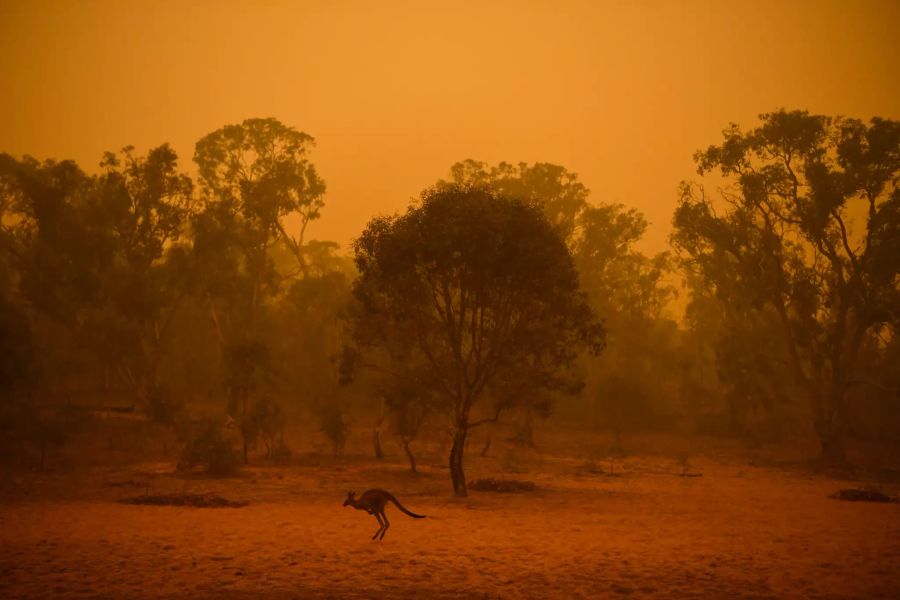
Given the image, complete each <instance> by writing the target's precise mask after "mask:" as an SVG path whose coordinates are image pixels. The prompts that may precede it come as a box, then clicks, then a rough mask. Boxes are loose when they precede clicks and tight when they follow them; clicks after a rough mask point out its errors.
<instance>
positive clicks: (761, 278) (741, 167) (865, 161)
mask: <svg viewBox="0 0 900 600" xmlns="http://www.w3.org/2000/svg"><path fill="white" fill-rule="evenodd" d="M760 120H761V124H760V125H759V126H758V127H756V128H755V129H753V130H751V131H749V132H746V133H745V132H743V131H741V129H740V128H739V127H738V126H737V125H732V126H731V127H729V128H728V129H726V130H725V132H724V138H725V139H724V141H723V143H722V144H721V145H718V146H710V147H709V148H708V149H707V150H705V151H700V152H698V153H697V154H696V155H695V160H696V162H697V165H698V171H699V172H700V173H701V174H704V173H707V172H709V171H711V170H714V169H718V170H719V171H720V173H721V175H722V176H723V177H725V178H726V179H727V180H729V181H730V182H731V183H732V187H730V188H729V189H726V190H724V191H723V193H722V199H721V200H722V202H720V203H717V202H714V201H713V200H712V199H711V198H708V197H707V196H706V194H705V192H704V190H703V188H702V187H699V186H695V185H689V184H685V185H684V186H683V189H682V198H681V202H680V204H679V206H678V209H677V211H676V213H675V216H674V221H673V222H674V227H675V231H674V233H673V235H672V242H673V245H674V246H675V247H676V248H677V249H678V250H679V251H680V252H681V256H682V258H683V264H684V265H685V266H686V267H687V268H689V269H691V270H692V271H693V272H695V273H696V274H697V276H698V277H700V278H701V280H702V281H704V283H705V284H706V285H708V286H710V288H711V289H713V290H714V293H715V297H716V298H717V299H718V300H719V301H720V302H721V303H722V304H723V306H724V308H725V310H727V311H756V312H759V311H764V310H771V311H774V314H775V315H777V319H778V323H779V330H780V331H779V333H780V335H781V337H782V339H783V344H784V347H785V349H786V354H787V358H788V364H789V366H790V368H791V371H792V375H793V377H794V380H795V381H796V382H797V385H798V386H799V387H800V388H801V389H802V390H803V391H804V393H805V395H806V397H807V399H808V401H809V404H810V408H811V413H812V419H813V427H814V429H815V431H816V433H817V434H818V437H819V440H820V442H821V448H822V457H823V459H826V460H832V461H835V460H842V459H843V457H844V450H843V439H844V436H845V433H846V428H847V412H848V407H847V405H846V398H847V394H846V392H847V387H848V384H849V382H850V381H851V380H852V378H853V377H854V373H855V372H856V371H857V369H858V366H859V365H858V358H859V351H860V348H861V347H862V345H863V343H864V342H865V341H866V339H867V338H869V337H871V336H872V335H874V334H875V332H877V331H879V330H881V329H883V328H888V329H889V330H891V333H890V334H889V335H890V336H893V335H894V333H895V330H896V326H897V324H898V322H900V321H898V313H897V307H898V306H900V235H898V234H900V189H898V187H897V182H898V173H900V124H898V123H896V122H894V121H889V120H884V119H878V118H875V119H872V121H871V122H870V123H869V124H865V123H863V122H861V121H858V120H855V119H844V118H830V117H825V116H821V115H810V114H809V113H808V112H806V111H790V112H789V111H785V110H780V111H777V112H774V113H768V114H764V115H761V116H760Z"/></svg>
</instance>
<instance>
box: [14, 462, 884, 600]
mask: <svg viewBox="0 0 900 600" xmlns="http://www.w3.org/2000/svg"><path fill="white" fill-rule="evenodd" d="M477 454H478V452H477V451H472V450H470V452H469V458H468V475H469V478H470V480H472V479H475V478H478V477H506V478H516V479H523V480H528V481H532V482H534V483H535V484H536V485H537V489H536V490H535V491H533V492H528V493H520V494H497V493H489V492H471V494H470V497H469V498H466V499H454V498H452V497H451V495H450V493H449V490H450V485H449V480H448V479H449V478H448V475H447V470H446V469H445V468H442V467H441V466H440V464H439V463H437V462H433V463H430V464H429V462H428V461H424V460H423V461H422V462H423V464H422V465H421V469H420V470H421V472H420V473H419V474H418V475H413V474H410V473H409V472H408V471H407V470H406V468H405V465H404V463H403V462H402V459H401V456H400V455H399V454H398V455H397V456H395V457H394V458H392V459H391V458H389V459H388V460H387V461H381V462H376V461H374V460H373V459H369V458H366V457H365V456H364V455H363V454H361V453H360V454H358V455H351V456H348V457H345V458H341V459H330V458H329V459H324V458H315V457H311V456H300V457H297V458H295V459H294V460H293V461H292V462H290V463H288V464H283V465H265V464H262V465H258V466H252V467H250V468H248V469H246V470H245V471H244V472H243V473H242V474H241V475H240V476H238V477H236V478H232V479H219V480H212V479H204V478H197V477H194V478H186V477H183V476H178V475H177V474H175V473H174V472H173V470H172V463H171V461H168V462H167V461H156V462H146V463H142V464H135V465H119V466H117V467H108V466H107V467H102V466H97V467H92V468H90V469H87V470H77V471H69V472H50V473H42V474H39V473H27V474H22V473H19V474H16V475H6V480H5V481H4V486H3V494H2V498H3V500H2V502H0V597H3V598H47V597H54V598H173V597H186V596H190V597H192V598H244V597H247V598H428V597H436V598H595V597H634V598H643V597H658V598H725V597H728V598H897V597H900V504H876V503H867V502H842V501H838V500H833V499H831V498H829V495H830V494H832V493H833V492H835V491H837V490H838V489H841V488H846V487H855V486H858V485H859V482H851V481H846V480H841V479H835V478H831V477H827V476H824V475H821V474H815V473H813V472H811V471H810V470H809V469H800V468H793V469H788V468H781V467H779V468H775V467H771V466H761V465H759V464H756V465H754V464H749V463H748V461H747V460H746V459H737V458H728V457H723V456H717V455H703V454H699V455H694V456H692V457H691V459H690V462H689V464H688V463H686V462H685V461H684V460H681V461H679V460H675V459H672V458H667V457H665V456H656V455H652V454H647V455H644V454H640V455H633V456H629V457H627V458H618V459H604V460H600V461H598V462H592V461H587V462H586V461H585V459H584V458H583V457H577V456H570V455H566V454H565V453H557V454H554V453H549V452H546V453H541V452H530V453H529V454H528V456H527V457H526V458H523V459H519V460H518V463H517V464H511V463H512V462H514V461H513V460H512V459H511V458H510V457H511V456H515V455H516V454H515V453H514V451H512V450H509V449H506V450H504V449H503V448H497V456H496V457H492V456H489V457H487V458H478V457H477ZM610 468H612V472H613V473H612V474H610V473H609V471H610ZM686 468H687V469H689V471H688V472H690V473H691V474H696V475H701V474H702V475H701V476H696V477H682V476H680V474H681V473H682V472H683V471H684V470H685V469H686ZM370 487H382V488H386V489H388V490H390V491H392V492H394V493H395V494H396V495H397V496H398V497H399V498H400V499H401V501H403V502H404V503H405V504H406V505H407V506H408V507H409V508H410V509H411V510H413V511H416V512H419V513H424V514H426V515H427V516H428V518H426V519H419V520H415V519H411V518H408V517H406V516H404V515H402V514H401V513H400V512H399V511H398V510H396V509H395V508H394V507H389V508H388V510H387V514H388V517H389V518H390V519H391V522H392V527H391V528H390V530H389V531H388V533H387V535H386V537H385V539H384V541H382V542H376V541H371V539H370V538H371V536H372V534H373V533H374V532H375V530H376V529H377V526H378V525H377V523H376V521H375V519H374V518H373V517H371V516H369V515H367V514H365V513H363V512H361V511H356V510H352V509H351V508H344V507H342V506H341V503H342V501H343V499H344V496H345V495H346V492H347V491H348V490H355V491H357V492H362V491H364V490H365V489H367V488H370ZM883 489H888V490H889V491H891V492H892V493H896V492H897V491H898V490H897V489H896V485H895V486H894V487H893V488H891V486H890V485H888V486H886V487H885V486H883ZM148 491H149V492H150V493H153V494H159V493H180V492H185V493H204V492H210V493H213V492H214V493H217V494H220V495H222V496H225V497H227V498H229V499H233V500H241V501H246V502H248V503H249V504H248V505H247V506H246V507H243V508H189V507H187V508H186V507H171V506H139V505H127V504H121V503H119V502H118V500H120V499H122V498H126V497H132V496H135V495H141V494H144V493H146V492H148Z"/></svg>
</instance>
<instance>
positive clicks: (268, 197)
mask: <svg viewBox="0 0 900 600" xmlns="http://www.w3.org/2000/svg"><path fill="white" fill-rule="evenodd" d="M313 145H314V140H313V138H312V137H310V136H309V135H307V134H305V133H303V132H300V131H297V130H295V129H293V128H291V127H288V126H286V125H284V124H282V123H280V122H279V121H277V120H275V119H247V120H245V121H244V122H242V123H241V124H238V125H227V126H225V127H222V128H221V129H218V130H216V131H214V132H212V133H210V134H208V135H206V136H204V137H203V138H202V139H200V140H199V141H198V142H197V145H196V149H195V153H194V161H195V162H196V163H197V165H198V167H199V171H200V181H201V183H202V190H203V193H204V199H205V201H206V207H205V210H204V211H203V213H201V214H200V215H198V218H197V219H196V220H195V222H194V233H195V243H194V256H195V259H196V264H197V268H198V271H199V274H200V279H201V281H202V285H203V287H204V289H205V294H206V296H207V299H208V301H209V307H210V316H211V317H212V320H213V322H214V324H215V328H216V331H217V332H218V336H219V340H220V344H221V346H222V347H223V355H224V356H227V357H230V358H231V359H235V358H236V357H241V358H240V360H237V363H235V364H232V363H234V360H228V361H225V362H224V363H223V367H224V368H225V369H226V374H228V372H229V371H231V373H230V374H229V375H227V377H226V382H227V385H228V387H229V403H230V405H231V407H232V410H234V411H235V412H234V414H233V416H234V418H235V419H236V420H237V421H238V422H239V424H240V426H241V427H240V429H241V432H242V435H244V436H245V439H244V444H243V446H244V461H245V462H246V461H247V446H248V443H249V441H250V440H248V439H247V436H248V435H249V433H250V430H251V429H252V428H251V426H250V419H249V412H248V411H249V410H250V406H251V404H252V397H251V396H252V394H254V393H255V392H256V391H258V390H260V389H261V387H262V382H261V381H257V379H258V378H259V377H261V376H262V375H263V374H264V373H268V372H269V370H268V365H269V363H270V361H269V359H268V358H266V360H265V361H262V362H260V361H258V360H256V359H255V358H254V357H262V356H266V357H269V356H270V355H271V352H270V348H269V347H268V346H269V345H270V344H268V343H267V342H266V341H265V340H264V336H263V334H262V327H261V324H260V317H261V314H260V313H261V312H262V310H263V307H264V304H265V300H266V299H267V298H272V297H274V296H275V295H276V294H278V293H279V292H280V291H281V289H282V287H283V280H284V279H286V278H291V277H290V275H284V274H282V273H281V272H279V269H278V268H277V266H276V263H275V259H274V257H273V255H274V254H276V253H277V252H278V251H279V248H287V249H288V250H289V251H290V252H291V253H292V254H293V256H294V258H295V260H296V264H297V269H296V271H295V273H294V275H296V274H301V273H302V274H306V273H308V260H307V257H306V255H305V251H306V248H305V245H304V236H305V233H306V228H307V226H308V224H309V222H310V221H312V220H314V219H317V218H318V217H319V211H320V210H321V208H322V206H323V204H324V203H323V200H322V197H323V195H324V193H325V183H324V182H323V181H322V180H321V179H320V178H319V176H318V173H317V172H316V169H315V166H314V165H313V164H312V163H311V162H310V161H309V159H308V156H307V155H308V152H309V149H310V148H311V147H312V146H313ZM291 217H293V218H297V219H299V222H300V230H299V234H298V235H297V236H294V235H291V234H290V233H289V232H288V226H287V225H286V223H285V221H286V220H287V219H288V218H291ZM263 363H265V365H264V364H263ZM235 367H238V368H239V369H238V370H239V373H238V374H235V373H234V372H233V369H234V368H235Z"/></svg>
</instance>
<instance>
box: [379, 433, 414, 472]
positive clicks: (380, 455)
mask: <svg viewBox="0 0 900 600" xmlns="http://www.w3.org/2000/svg"><path fill="white" fill-rule="evenodd" d="M372 447H373V449H374V451H375V458H376V459H378V460H381V459H382V458H384V451H382V449H381V432H380V431H378V427H377V426H376V427H375V429H373V430H372ZM413 471H415V469H413Z"/></svg>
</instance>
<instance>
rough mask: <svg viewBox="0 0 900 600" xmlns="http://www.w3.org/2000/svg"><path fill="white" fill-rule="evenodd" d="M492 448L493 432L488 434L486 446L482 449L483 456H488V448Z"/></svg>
mask: <svg viewBox="0 0 900 600" xmlns="http://www.w3.org/2000/svg"><path fill="white" fill-rule="evenodd" d="M490 449H491V434H488V436H487V440H485V442H484V448H482V449H481V457H482V458H484V457H485V456H487V453H488V450H490Z"/></svg>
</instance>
